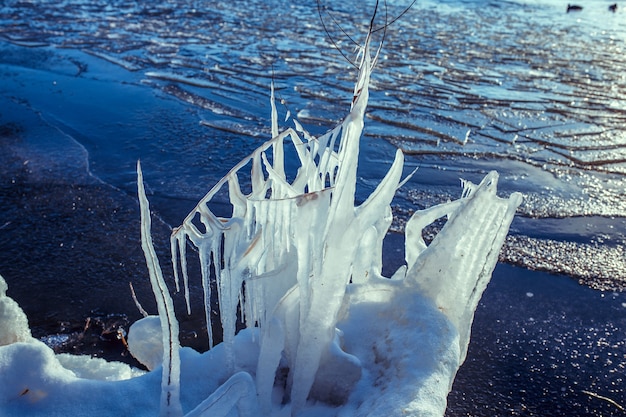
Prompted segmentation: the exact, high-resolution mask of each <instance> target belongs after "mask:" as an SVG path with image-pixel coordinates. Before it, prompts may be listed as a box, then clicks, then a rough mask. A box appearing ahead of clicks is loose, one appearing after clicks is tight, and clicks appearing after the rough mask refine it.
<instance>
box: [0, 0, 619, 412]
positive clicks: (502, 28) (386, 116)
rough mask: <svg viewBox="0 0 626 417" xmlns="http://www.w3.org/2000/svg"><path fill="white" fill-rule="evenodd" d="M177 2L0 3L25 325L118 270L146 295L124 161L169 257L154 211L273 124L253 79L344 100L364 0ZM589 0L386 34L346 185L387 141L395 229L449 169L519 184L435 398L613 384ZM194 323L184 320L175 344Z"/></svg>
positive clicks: (4, 127) (613, 291) (582, 406)
mask: <svg viewBox="0 0 626 417" xmlns="http://www.w3.org/2000/svg"><path fill="white" fill-rule="evenodd" d="M195 3H197V4H194V2H182V1H179V2H176V1H170V2H167V3H159V4H153V2H148V1H135V2H127V1H104V0H102V1H79V0H73V1H71V0H70V1H51V0H44V1H38V2H27V1H7V2H4V3H3V5H2V6H0V22H1V25H0V74H1V76H2V78H1V79H2V81H0V178H1V186H0V187H1V188H0V274H2V275H3V276H4V277H5V279H6V280H7V282H8V283H9V288H10V293H11V295H12V296H13V297H14V298H15V299H16V300H17V301H19V302H20V304H21V305H22V306H23V307H24V309H25V310H26V312H27V314H28V315H29V318H30V320H31V326H32V327H34V330H35V332H36V333H37V332H39V335H40V336H43V335H46V334H48V335H49V334H56V333H57V332H68V331H69V330H72V329H71V327H72V326H75V324H76V323H81V322H82V321H83V320H84V319H85V318H86V317H87V316H94V317H95V316H97V317H107V314H111V313H114V314H124V315H127V316H128V317H130V318H132V319H134V318H135V317H137V316H138V313H137V312H136V311H135V309H134V305H133V303H132V300H131V299H130V297H129V291H128V284H127V283H128V281H131V280H132V281H133V283H134V285H135V288H136V290H137V292H138V296H139V297H140V299H141V300H142V302H144V303H146V304H149V302H150V299H151V296H150V295H149V291H150V290H149V287H148V282H147V274H146V271H145V266H144V260H143V255H142V254H141V251H140V246H139V214H138V207H137V205H136V202H135V200H136V198H135V195H136V183H135V173H134V167H135V164H136V160H137V159H139V158H141V160H142V165H143V167H144V174H145V180H146V184H147V187H148V191H149V192H150V193H151V194H152V195H151V196H149V198H150V199H151V203H152V204H151V206H152V208H153V209H154V210H155V211H156V212H157V214H158V215H159V216H160V217H161V219H162V220H163V224H162V225H161V230H158V231H157V234H156V236H157V239H159V236H160V237H161V242H160V243H161V244H162V248H161V250H162V251H163V253H166V252H167V250H168V249H167V245H168V241H167V239H168V234H169V230H168V226H176V225H178V224H179V223H180V222H181V221H182V218H183V217H184V215H185V214H186V213H187V212H188V211H189V210H190V209H191V208H192V207H193V206H194V205H195V202H196V201H197V200H198V199H199V198H201V197H202V195H204V193H205V192H206V191H207V190H208V189H209V188H210V187H211V186H212V185H213V183H215V182H216V181H217V180H219V179H220V178H221V177H222V176H223V175H224V174H225V173H226V171H227V170H228V169H229V168H230V167H231V166H232V165H233V163H234V162H236V161H238V160H239V159H241V158H243V157H244V156H246V155H247V154H248V153H250V152H251V151H252V150H253V149H254V148H255V147H256V146H258V144H260V143H261V142H262V141H264V140H266V139H267V138H269V125H270V123H269V114H270V108H269V84H270V82H271V80H274V82H275V83H276V85H277V96H278V98H279V99H280V100H281V101H282V105H280V106H279V112H280V113H281V114H282V115H285V114H286V112H287V111H290V112H291V114H294V115H297V116H298V118H299V119H300V120H301V121H302V122H303V124H304V125H305V126H306V127H308V128H309V129H310V130H311V131H312V132H313V133H321V132H324V131H326V130H327V129H328V128H330V127H331V126H332V125H333V124H334V123H335V122H336V121H337V118H338V117H341V115H343V114H345V111H346V109H347V108H348V107H349V104H350V103H349V97H350V94H351V89H352V82H353V79H354V76H355V69H354V68H353V67H352V66H351V65H350V64H349V63H348V62H347V61H346V60H345V59H344V57H343V56H342V55H341V54H340V53H339V52H338V51H337V49H336V47H339V48H340V49H341V51H343V53H344V54H346V56H348V57H352V52H353V49H354V48H353V45H352V41H351V40H350V39H348V38H347V37H346V36H345V35H344V34H343V33H342V32H341V31H340V30H339V29H338V28H337V26H336V25H335V24H334V23H332V19H331V17H330V15H332V17H333V18H334V19H335V20H336V21H337V22H339V23H340V24H341V25H342V28H343V29H344V30H345V31H346V32H347V33H348V34H350V35H351V36H353V38H354V39H355V40H357V41H361V40H362V37H363V36H362V35H363V31H364V30H365V28H366V25H367V23H368V22H369V19H370V14H371V12H370V10H371V9H372V7H370V8H369V9H367V10H363V6H362V5H361V4H363V3H362V2H356V1H354V2H352V1H347V2H341V6H339V5H332V6H331V5H328V13H326V12H324V14H323V15H324V16H325V21H326V24H327V26H328V29H329V31H330V32H331V34H332V35H333V38H334V40H335V42H336V46H334V45H332V44H331V43H330V42H329V40H328V38H327V36H326V34H325V33H324V32H323V30H322V29H321V27H320V23H319V16H318V10H317V9H316V7H314V3H312V2H304V1H300V2H293V3H288V2H282V1H278V0H272V1H269V2H262V1H250V2H247V5H246V7H237V6H236V3H231V2H220V3H216V4H214V5H213V6H212V9H211V10H207V9H205V8H203V7H202V5H201V3H202V2H195ZM370 3H372V4H373V2H370ZM396 3H399V2H393V3H392V4H390V8H389V12H390V14H394V15H395V14H398V13H400V11H401V10H402V8H403V7H405V6H406V5H405V4H404V3H403V4H396ZM608 4H609V3H605V2H602V1H590V2H586V3H585V8H584V10H583V11H582V12H580V13H575V14H574V13H570V14H567V13H565V9H566V4H562V3H561V2H559V1H553V0H544V1H541V0H536V1H519V2H497V3H496V2H485V1H478V0H468V1H461V2H459V1H454V2H453V1H443V2H437V3H435V2H428V1H426V2H420V3H419V4H417V5H415V6H414V7H413V8H412V9H411V10H410V11H409V12H408V13H407V14H405V15H404V16H403V17H402V19H400V20H398V21H397V22H395V23H394V24H393V25H392V26H391V28H390V29H389V30H388V32H387V34H386V37H385V44H384V49H383V54H382V55H383V59H382V60H381V61H380V63H379V66H378V68H377V70H376V71H375V72H374V74H373V77H372V92H371V98H370V107H369V112H368V120H366V129H365V132H366V136H365V138H364V141H363V142H364V143H363V147H362V155H361V159H362V162H361V164H360V167H361V176H362V182H361V187H362V192H361V195H363V196H365V195H368V194H369V192H370V191H371V189H372V187H373V184H375V183H376V180H378V179H380V178H381V177H382V175H383V173H384V172H385V171H386V169H387V167H388V166H389V164H390V163H391V160H392V158H393V153H394V150H395V147H400V148H401V149H403V150H404V151H405V152H406V154H407V166H408V167H409V168H412V167H418V166H419V169H418V171H417V173H416V175H415V177H414V179H413V180H412V181H410V182H409V183H408V184H407V185H406V186H405V187H403V188H402V189H401V190H400V191H399V194H398V198H397V199H396V200H395V203H394V204H395V206H394V209H395V214H396V215H397V216H398V218H399V221H398V222H397V223H396V224H395V226H394V227H395V228H396V229H397V230H401V228H402V220H403V219H406V218H408V216H409V214H410V213H411V212H412V210H414V209H415V208H416V207H417V208H423V207H425V206H430V205H433V204H435V203H439V202H442V201H446V200H448V199H451V198H456V197H458V195H459V194H460V187H459V178H460V177H462V178H466V179H469V180H472V181H474V182H476V181H478V179H479V178H481V177H482V176H483V175H484V173H486V172H487V171H489V170H492V169H496V170H498V171H499V172H500V174H501V178H500V181H499V189H500V192H501V193H502V194H503V195H508V194H509V193H511V192H513V191H521V192H523V193H524V196H525V200H524V203H523V204H522V207H521V208H520V210H519V213H518V216H517V218H516V219H515V220H514V223H513V225H512V228H511V233H510V236H509V239H508V241H507V245H506V247H505V250H504V251H503V253H502V255H501V261H502V262H503V264H502V265H500V266H499V267H498V268H497V269H496V273H495V276H494V281H493V283H492V285H491V286H490V287H489V288H488V291H487V293H486V294H485V297H484V298H483V302H482V303H481V306H480V307H479V310H478V312H477V315H476V322H475V327H474V333H473V341H472V343H471V344H470V353H469V356H468V359H467V362H466V365H465V366H464V367H463V368H462V369H461V371H460V372H459V375H458V379H457V382H456V384H455V388H454V390H453V392H452V393H451V395H450V404H449V415H450V416H453V415H454V416H456V415H466V414H467V413H470V414H471V415H485V416H487V415H495V414H505V413H510V414H513V415H559V414H560V415H601V414H602V415H611V414H612V413H613V414H615V415H617V413H618V412H619V411H618V410H617V408H615V406H613V405H612V404H610V403H608V402H607V401H605V400H602V399H598V398H597V397H593V396H590V395H589V394H586V393H585V391H587V392H592V393H597V394H598V395H600V396H605V397H608V398H613V399H614V400H616V401H618V402H619V401H620V400H622V399H623V398H624V397H625V392H626V390H625V389H624V381H623V380H622V379H623V373H624V367H625V366H626V347H625V346H624V337H623V335H624V332H625V331H626V295H624V293H623V292H621V291H623V290H624V289H625V288H626V253H625V249H624V246H625V240H626V237H625V236H626V191H625V190H626V180H625V178H626V127H625V126H626V123H625V122H626V73H624V71H623V68H625V67H626V62H625V61H626V45H625V41H626V26H625V24H624V21H625V16H626V15H625V13H624V10H621V9H618V11H617V13H610V12H609V11H608ZM329 14H330V15H329ZM381 23H382V21H381ZM283 125H285V123H284V124H283ZM394 239H397V237H395V238H394V237H393V236H392V242H391V243H390V244H389V247H388V250H387V253H386V257H387V259H388V262H389V264H393V263H394V262H396V263H397V262H398V259H397V255H395V249H394V248H396V247H400V246H399V245H397V244H395V243H394V242H393V240H394ZM157 243H159V242H157ZM162 259H165V256H162ZM540 271H541V272H540ZM550 274H558V275H559V276H556V275H550ZM577 281H580V282H581V283H582V284H583V285H579V284H578V283H577ZM587 287H591V288H594V289H595V290H592V289H589V288H587ZM600 289H601V290H604V291H602V292H601V291H599V290H600ZM529 294H532V295H529ZM178 301H180V300H178ZM198 311H199V310H198ZM197 323H198V321H197V319H196V318H194V317H192V318H191V319H189V320H188V323H187V324H185V323H182V325H183V328H185V326H186V329H187V331H186V333H185V332H184V333H183V339H184V340H183V342H185V338H186V339H187V342H188V343H189V344H193V340H194V333H193V332H192V330H191V329H192V328H194V327H197ZM61 328H63V329H64V330H63V331H61ZM73 330H74V331H75V332H79V330H80V329H73ZM79 333H80V332H79ZM98 349H100V347H98ZM488 374H489V375H488ZM621 403H622V405H623V401H622V402H621ZM516 413H517V414H516Z"/></svg>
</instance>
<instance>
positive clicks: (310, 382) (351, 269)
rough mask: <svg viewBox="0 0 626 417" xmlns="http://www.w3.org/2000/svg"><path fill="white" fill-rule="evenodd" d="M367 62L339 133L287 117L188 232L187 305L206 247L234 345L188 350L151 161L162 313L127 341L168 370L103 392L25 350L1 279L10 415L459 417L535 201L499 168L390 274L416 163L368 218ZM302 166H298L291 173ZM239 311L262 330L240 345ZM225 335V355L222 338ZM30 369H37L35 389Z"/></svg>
mask: <svg viewBox="0 0 626 417" xmlns="http://www.w3.org/2000/svg"><path fill="white" fill-rule="evenodd" d="M360 59H361V63H360V73H359V77H358V80H357V82H356V85H355V88H354V96H353V100H352V108H351V110H350V112H349V114H348V116H347V117H346V118H345V120H344V121H343V122H342V123H341V124H339V125H338V126H337V127H336V128H335V129H333V130H331V131H330V132H328V133H327V134H324V135H321V136H319V137H313V136H311V135H310V134H308V133H307V132H306V131H305V130H304V129H303V128H302V126H301V125H300V124H299V123H297V122H295V127H294V128H293V129H287V130H285V131H283V132H282V133H279V130H278V124H277V114H276V110H275V108H273V111H272V133H273V136H274V137H273V138H272V139H271V140H269V141H268V142H266V143H264V144H263V145H261V146H260V147H259V148H258V149H257V150H255V151H254V152H253V153H252V155H250V156H249V157H248V158H246V159H244V160H243V161H241V162H240V163H238V164H237V165H235V167H234V168H233V169H232V170H231V171H230V172H229V173H228V174H227V175H226V176H225V177H224V178H223V179H222V180H220V181H219V182H218V183H217V184H216V186H215V187H213V188H212V189H211V190H210V191H209V192H208V193H207V195H206V196H205V197H204V198H203V199H202V200H201V201H200V202H199V203H198V205H197V206H196V207H195V209H194V210H193V211H192V212H191V213H190V214H189V215H188V216H187V218H186V219H185V220H184V221H183V223H182V225H181V226H179V227H178V228H176V229H175V230H174V232H173V234H172V238H171V252H172V258H173V261H174V271H175V278H176V285H177V289H178V287H179V276H178V275H179V273H181V272H182V278H183V287H184V290H185V294H186V296H187V298H188V295H189V279H190V277H189V276H188V272H187V256H188V254H187V250H186V248H187V245H188V244H189V243H191V244H193V245H194V246H195V247H196V248H197V253H198V256H199V260H200V265H201V271H202V285H203V288H204V299H205V314H206V319H207V327H208V329H209V331H210V329H211V328H212V326H211V298H212V294H211V283H212V282H213V281H214V282H215V283H216V287H217V292H218V294H217V298H218V302H219V313H220V319H221V324H222V327H223V340H224V342H223V343H221V344H219V345H216V346H214V347H213V348H212V349H211V350H209V351H208V352H206V353H204V354H202V355H201V354H198V353H197V352H194V351H192V350H191V349H189V348H180V346H179V342H178V324H177V321H176V317H175V314H174V310H173V306H172V302H171V298H170V295H169V290H168V288H167V287H166V285H165V281H164V280H163V276H162V271H161V268H160V266H159V263H158V259H157V258H156V254H155V252H154V248H153V247H152V241H151V237H150V212H149V207H148V202H147V200H146V198H145V193H144V192H143V180H142V174H141V168H140V165H139V164H138V166H137V170H138V188H139V199H140V203H141V216H142V222H141V225H142V226H141V227H142V247H143V249H144V253H145V255H146V260H147V263H148V269H149V274H150V281H151V284H152V288H153V290H154V293H155V297H156V299H157V305H158V310H159V317H158V319H157V318H156V317H155V316H149V317H145V318H144V319H142V320H140V321H139V322H138V323H136V324H135V325H133V328H131V334H130V336H129V345H130V349H131V353H133V355H135V356H136V357H137V358H138V359H139V360H141V361H142V362H144V363H145V364H146V365H147V366H148V368H150V369H153V371H151V372H148V373H146V374H144V375H140V376H136V375H137V374H136V373H133V372H131V373H130V374H128V373H125V372H124V371H123V370H122V369H120V370H115V372H114V373H115V374H116V375H115V376H116V378H110V379H120V381H117V382H104V381H96V380H95V379H102V378H97V375H96V374H98V372H95V373H92V374H89V373H82V371H80V369H79V368H82V369H84V367H79V366H76V364H74V365H72V364H71V361H68V360H62V358H60V357H58V356H56V355H54V354H53V353H52V351H51V350H50V349H49V348H48V347H46V346H45V345H43V344H42V343H40V342H38V341H35V340H30V341H28V340H27V341H26V342H23V341H22V340H23V339H29V338H30V334H29V333H28V332H26V329H28V327H27V325H26V327H25V324H24V323H25V321H24V320H25V316H23V313H22V314H21V315H20V314H19V313H15V312H16V311H17V310H15V306H12V304H11V303H10V301H12V300H10V299H8V298H7V297H6V296H5V295H4V293H5V291H6V284H5V283H4V281H3V280H1V279H0V307H2V306H4V305H9V306H12V307H10V308H11V309H10V310H7V311H9V314H8V315H9V316H10V317H11V319H10V322H7V323H5V324H3V327H1V328H0V330H2V333H0V338H4V339H0V340H5V339H6V340H7V341H8V342H6V343H9V344H7V345H6V346H0V379H1V380H2V381H0V382H2V383H0V411H5V410H6V412H7V413H8V415H23V416H36V415H47V416H49V415H90V416H104V415H120V412H121V410H124V412H125V413H126V414H132V415H136V416H144V415H145V416H153V415H156V414H157V413H161V415H170V416H182V415H183V413H184V412H186V413H187V414H186V415H187V416H190V417H191V416H194V417H196V416H197V417H199V416H209V415H211V416H214V417H215V416H217V417H219V416H226V415H233V413H236V414H238V415H240V416H258V415H266V416H279V415H280V416H286V415H300V416H305V415H314V416H318V417H325V416H346V415H350V416H366V415H367V416H387V415H413V416H418V415H419V416H441V415H443V414H444V412H445V408H446V397H447V394H448V392H449V390H450V388H451V386H452V381H453V379H454V376H455V373H456V371H457V369H458V367H459V366H460V364H461V363H462V362H463V360H464V358H465V353H466V350H467V345H468V343H469V332H470V328H471V323H472V320H473V315H474V310H475V308H476V306H477V303H478V301H479V299H480V297H481V295H482V292H483V290H484V289H485V287H486V285H487V284H488V282H489V279H490V277H491V273H492V271H493V268H494V267H495V264H496V261H497V255H498V252H499V250H500V248H501V246H502V243H503V241H504V238H505V235H506V233H507V231H508V228H509V225H510V222H511V220H512V218H513V215H514V213H515V209H516V207H517V206H518V205H519V203H520V201H521V196H520V195H519V194H513V195H511V196H510V197H509V198H508V199H501V198H499V197H497V196H496V186H497V180H498V177H497V174H496V173H495V172H492V173H489V174H488V175H487V176H486V177H485V179H484V180H483V181H482V182H481V183H480V184H478V185H475V184H472V183H470V182H463V192H462V195H461V198H460V199H459V200H456V201H452V202H449V203H446V204H442V205H439V206H435V207H432V208H430V209H426V210H422V211H418V212H416V213H415V215H414V216H413V217H412V218H411V219H410V221H409V222H408V223H407V226H406V265H404V266H403V267H401V268H400V269H399V270H398V271H397V272H396V273H395V274H394V275H393V276H392V278H385V277H383V276H382V275H381V264H382V260H381V257H382V241H383V238H384V236H385V234H386V233H387V230H388V228H389V225H390V223H391V218H392V217H391V209H390V203H391V199H392V198H393V196H394V193H395V191H396V189H397V188H398V187H399V186H400V185H401V184H402V182H401V176H402V171H403V155H402V153H401V152H400V151H398V152H397V153H396V155H395V159H394V162H393V164H392V166H391V167H390V169H389V171H388V173H387V174H386V176H385V177H384V178H383V179H382V181H381V182H380V184H379V185H378V187H377V188H376V189H375V190H374V191H373V192H372V194H371V195H370V196H369V197H368V198H367V199H366V201H365V202H363V203H362V204H360V205H358V206H355V189H356V181H357V175H356V174H357V165H358V164H357V162H358V154H359V140H360V137H361V132H362V129H363V119H364V112H365V108H366V105H367V100H368V88H369V79H370V71H371V69H372V67H373V65H374V63H375V61H376V58H375V57H374V58H371V57H370V55H369V47H368V42H366V43H365V47H363V48H362V49H361V55H360ZM287 144H288V145H291V147H289V148H286V146H285V145H287ZM287 155H293V158H295V159H297V161H298V163H299V167H298V168H297V170H295V172H293V173H292V172H288V171H289V170H288V169H287V166H286V165H287V164H286V160H287ZM248 169H249V173H248V172H246V171H247V170H248ZM246 174H247V175H246ZM242 180H243V181H242ZM246 180H249V183H250V185H249V186H248V187H247V191H244V188H246V187H245V185H244V184H246V182H245V181H246ZM240 181H242V182H240ZM224 194H227V196H228V198H229V201H230V204H231V207H232V212H231V213H230V216H229V217H220V216H217V215H215V214H214V213H213V212H212V211H211V209H210V208H209V206H210V202H211V201H212V200H213V199H214V198H215V197H216V196H220V198H221V197H222V196H223V195H224ZM439 218H446V222H445V225H444V226H443V228H442V230H441V231H440V232H439V233H438V234H437V236H436V237H435V239H434V240H433V241H432V242H431V243H430V244H429V245H427V244H426V243H425V242H424V240H423V238H422V230H423V228H424V227H426V226H427V225H429V224H430V223H432V222H433V221H435V220H437V219H439ZM7 300H10V301H7ZM17 308H18V309H19V307H17ZM187 308H188V310H189V303H188V305H187ZM0 311H4V310H0ZM19 311H21V310H19ZM238 312H240V314H241V316H242V318H243V319H244V321H245V325H246V328H245V329H243V330H242V331H240V332H239V333H237V332H236V328H237V320H238ZM5 315H7V314H5ZM142 332H143V334H147V336H141V335H142ZM133 333H135V335H133ZM209 339H210V340H209V343H210V345H213V341H212V336H211V335H210V334H209ZM28 358H36V360H34V361H33V360H32V359H28ZM82 363H83V364H84V363H86V362H82ZM116 366H117V365H116ZM72 367H73V368H74V370H71V369H68V368H72ZM23 369H28V370H29V372H28V379H27V380H24V376H23V373H22V370H23ZM111 369H114V367H113V365H112V366H111V368H110V369H109V373H111ZM115 369H117V368H115ZM125 377H132V378H130V379H125V380H122V379H124V378H125ZM179 379H180V382H179ZM159 386H160V387H161V389H160V390H159ZM159 396H160V399H161V400H160V402H159ZM103 398H104V400H103ZM86 403H87V404H89V406H85V404H86ZM94 404H95V405H94ZM0 415H2V413H0Z"/></svg>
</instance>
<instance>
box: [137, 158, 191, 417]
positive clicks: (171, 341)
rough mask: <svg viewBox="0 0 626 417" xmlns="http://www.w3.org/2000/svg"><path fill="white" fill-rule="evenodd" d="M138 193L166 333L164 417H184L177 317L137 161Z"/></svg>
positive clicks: (143, 241) (143, 243)
mask: <svg viewBox="0 0 626 417" xmlns="http://www.w3.org/2000/svg"><path fill="white" fill-rule="evenodd" d="M137 191H138V195H139V207H140V211H141V247H142V249H143V252H144V255H145V257H146V263H147V265H148V273H149V275H150V284H151V285H152V291H153V292H154V297H155V298H156V302H157V308H158V311H159V318H160V320H161V331H162V332H163V370H162V377H161V409H160V415H161V416H162V417H165V416H168V417H178V416H182V415H183V411H182V408H181V405H180V399H179V397H180V356H179V348H180V342H179V340H178V320H176V316H175V314H174V304H173V303H172V298H171V297H170V293H169V291H168V289H167V286H166V284H165V280H164V279H163V273H162V272H161V266H160V265H159V260H158V258H157V255H156V252H155V250H154V246H153V244H152V236H151V233H150V229H151V223H152V222H151V219H150V206H149V203H148V199H147V198H146V192H145V190H144V185H143V174H142V172H141V163H140V162H139V161H137Z"/></svg>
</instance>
